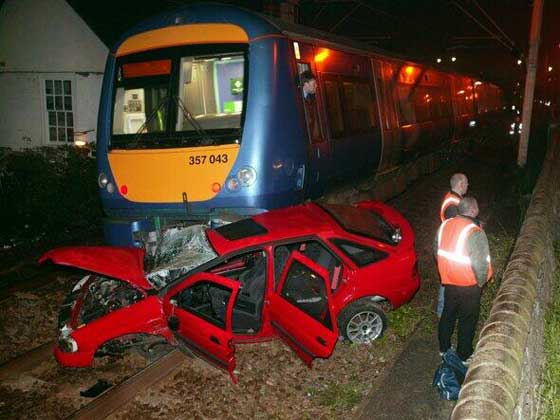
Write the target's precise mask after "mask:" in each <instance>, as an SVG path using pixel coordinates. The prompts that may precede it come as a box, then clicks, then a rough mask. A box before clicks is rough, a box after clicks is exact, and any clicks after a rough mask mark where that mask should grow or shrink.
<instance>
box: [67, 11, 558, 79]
mask: <svg viewBox="0 0 560 420" xmlns="http://www.w3.org/2000/svg"><path fill="white" fill-rule="evenodd" d="M265 1H266V0H245V1H243V0H238V1H236V0H230V1H222V3H230V4H238V5H242V6H244V7H246V8H249V9H253V10H257V11H262V7H263V3H264V2H265ZM271 1H273V0H271ZM68 3H70V5H71V6H72V7H73V8H74V9H75V10H76V11H77V12H78V13H79V14H80V15H81V16H82V18H84V20H85V21H86V22H87V23H88V24H89V25H90V26H91V27H92V29H93V30H94V31H95V32H96V33H97V34H98V36H99V37H100V38H101V39H102V40H103V41H104V42H105V43H106V44H107V45H112V44H113V43H114V42H115V41H116V40H117V39H118V37H119V35H120V34H121V33H122V32H123V31H125V30H126V29H127V28H129V27H131V26H133V25H134V24H135V23H137V22H139V21H141V20H143V19H146V18H148V17H150V16H152V15H154V14H157V13H159V12H161V11H164V10H172V9H174V8H177V7H178V6H180V5H182V4H189V3H193V1H189V0H151V1H150V2H139V1H138V0H134V1H133V0H117V1H108V0H98V1H91V0H68ZM478 6H480V7H478ZM531 7H532V2H531V1H529V0H507V1H495V0H476V1H473V0H451V1H450V0H356V1H352V0H300V7H299V16H298V23H301V24H304V25H306V26H311V27H315V28H317V29H320V30H323V31H326V32H329V31H330V32H332V33H335V34H337V35H343V36H346V37H350V38H354V39H358V40H360V41H362V42H368V43H370V44H371V45H374V46H376V47H379V48H382V49H385V50H387V51H394V52H397V53H400V54H404V55H405V56H408V57H411V58H413V59H416V60H420V61H422V62H427V63H432V64H434V65H436V62H435V60H436V58H437V57H441V58H442V60H443V63H442V64H441V65H440V66H441V67H442V68H448V69H453V70H457V71H460V72H465V73H469V74H472V75H475V76H479V77H481V78H484V79H486V80H491V81H494V82H496V83H498V84H500V85H501V86H503V87H504V88H506V89H511V88H512V86H515V84H516V83H517V82H519V81H521V82H522V81H523V79H524V69H523V67H522V66H518V65H517V64H516V61H517V57H518V55H527V53H528V51H527V49H528V37H529V24H530V19H531ZM461 9H464V10H461ZM465 11H466V13H465ZM467 14H470V15H472V17H474V18H475V19H477V20H479V22H480V23H481V24H482V25H484V26H486V27H487V28H488V29H490V30H491V31H493V32H494V33H495V34H499V30H498V29H496V28H495V27H494V26H493V25H492V23H491V22H490V21H489V20H488V19H487V18H486V17H485V16H484V14H486V15H488V16H489V17H490V18H491V19H492V20H493V21H494V22H496V24H497V25H498V26H499V28H500V29H501V30H502V31H503V32H504V33H505V35H506V36H507V38H509V39H511V41H513V44H512V45H509V44H510V42H509V40H507V39H506V37H505V36H503V35H501V34H500V35H499V36H500V38H501V39H502V40H503V41H504V43H505V44H508V46H507V47H506V46H504V45H502V44H501V43H500V42H498V41H497V40H496V39H494V38H493V37H492V36H491V35H489V34H488V33H487V32H486V31H485V30H484V29H482V28H481V27H480V26H479V25H478V24H477V23H475V22H474V21H473V19H472V18H471V17H469V16H468V15H467ZM559 19H560V2H559V1H557V0H549V1H547V0H545V11H544V21H543V31H542V35H543V40H542V43H541V48H540V51H541V63H542V65H541V67H542V68H546V67H547V66H548V65H553V66H554V67H555V69H556V70H557V71H560V48H559V47H558V46H559V43H560V27H559V26H558V25H557V22H558V21H560V20H559ZM453 55H454V56H456V57H457V61H456V62H455V63H451V61H450V58H451V56H453ZM549 76H551V75H550V74H545V73H543V74H542V75H541V77H540V82H541V84H542V82H545V81H546V79H547V78H548V77H549Z"/></svg>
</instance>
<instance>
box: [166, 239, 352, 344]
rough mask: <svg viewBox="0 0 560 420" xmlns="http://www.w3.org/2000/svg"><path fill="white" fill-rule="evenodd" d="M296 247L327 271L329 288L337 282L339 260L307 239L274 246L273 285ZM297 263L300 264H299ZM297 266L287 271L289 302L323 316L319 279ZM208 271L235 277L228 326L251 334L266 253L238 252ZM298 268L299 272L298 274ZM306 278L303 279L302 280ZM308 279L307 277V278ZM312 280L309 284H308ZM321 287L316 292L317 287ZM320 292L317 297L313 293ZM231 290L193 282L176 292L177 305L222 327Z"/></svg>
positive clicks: (257, 325)
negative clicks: (290, 297) (230, 324)
mask: <svg viewBox="0 0 560 420" xmlns="http://www.w3.org/2000/svg"><path fill="white" fill-rule="evenodd" d="M294 250H297V251H299V252H300V253H302V254H303V255H305V256H306V257H308V258H309V259H311V260H313V261H315V262H316V263H317V264H319V265H321V266H322V267H324V268H325V269H326V270H327V271H328V272H329V275H330V279H331V288H332V286H335V287H334V288H336V285H337V284H338V277H339V276H340V273H341V267H342V265H341V263H340V261H339V260H338V259H337V258H336V257H334V256H333V255H332V254H331V253H330V252H329V251H328V250H327V249H326V248H325V247H324V246H323V245H322V244H320V243H319V242H317V241H307V242H300V243H294V244H289V245H281V246H277V247H275V249H274V282H275V287H276V286H277V284H278V281H279V279H280V277H281V274H282V271H283V269H284V266H285V265H286V262H287V261H288V258H289V256H290V254H291V252H292V251H294ZM299 266H301V264H299ZM303 268H305V267H304V266H301V267H299V269H298V270H295V271H294V272H292V270H290V273H289V274H288V276H289V277H290V278H289V280H290V281H289V282H287V283H289V284H288V285H287V286H288V288H290V289H291V292H290V293H289V294H290V296H292V297H293V299H295V301H294V300H293V299H289V300H292V303H294V304H296V306H300V307H302V309H304V308H307V309H304V310H305V311H306V312H308V313H310V314H311V315H312V316H314V317H321V316H323V317H324V312H325V301H326V299H324V297H325V293H324V287H322V281H320V282H317V281H316V280H310V279H309V275H308V273H310V271H309V270H305V269H303ZM209 272H210V273H213V274H216V275H219V276H223V277H227V278H229V279H232V280H236V281H238V282H239V283H240V289H239V293H238V295H237V299H236V301H235V303H234V306H233V316H232V330H233V332H234V333H236V334H254V333H256V332H258V331H259V330H260V329H261V321H262V307H263V302H264V295H265V291H266V274H267V256H266V253H265V252H264V251H262V250H256V251H251V252H248V253H246V254H242V255H238V256H235V257H233V258H230V259H228V260H226V261H222V262H221V263H220V264H219V265H217V266H215V267H213V268H212V269H210V270H209ZM298 272H299V274H298ZM306 273H307V274H306ZM306 279H307V280H306ZM308 280H309V281H308ZM311 283H313V284H311ZM321 288H323V291H322V292H320V291H319V289H321ZM318 293H319V294H320V295H321V296H323V297H322V298H321V299H317V294H318ZM230 297H231V290H230V289H229V288H227V287H224V286H220V285H218V284H215V283H213V282H210V281H202V282H197V283H196V284H194V285H192V286H191V287H189V288H187V289H185V290H183V291H182V292H180V293H179V295H178V296H177V302H178V305H179V307H181V308H183V309H185V310H187V311H189V312H192V313H194V314H196V315H198V316H200V317H201V318H203V319H205V320H207V321H209V322H211V323H213V324H215V325H217V326H220V327H221V328H225V319H226V311H227V306H228V302H229V299H230Z"/></svg>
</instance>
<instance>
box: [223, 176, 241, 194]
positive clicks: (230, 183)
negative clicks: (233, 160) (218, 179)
mask: <svg viewBox="0 0 560 420" xmlns="http://www.w3.org/2000/svg"><path fill="white" fill-rule="evenodd" d="M240 187H241V183H240V182H239V180H238V179H237V178H234V177H232V178H230V179H228V180H227V181H226V188H227V189H228V191H232V192H233V191H237V190H239V188H240Z"/></svg>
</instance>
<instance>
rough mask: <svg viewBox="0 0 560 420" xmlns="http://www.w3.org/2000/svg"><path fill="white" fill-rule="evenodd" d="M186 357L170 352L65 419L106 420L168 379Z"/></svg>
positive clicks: (175, 351) (179, 352) (174, 351)
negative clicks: (138, 396) (141, 393)
mask: <svg viewBox="0 0 560 420" xmlns="http://www.w3.org/2000/svg"><path fill="white" fill-rule="evenodd" d="M186 357H187V356H186V355H184V354H183V353H181V351H179V350H177V349H175V350H172V351H170V352H169V353H167V354H166V355H164V356H162V357H160V358H159V359H158V360H156V361H155V362H153V363H151V364H150V365H148V366H147V367H146V368H144V369H142V370H141V371H140V372H138V373H136V374H135V375H133V376H131V377H130V378H128V379H127V380H125V381H124V382H122V383H120V384H118V385H115V386H113V387H112V388H109V389H108V390H106V391H105V392H104V393H102V394H101V395H100V396H98V397H97V398H96V399H95V400H93V401H92V402H90V403H88V404H86V405H85V406H83V407H82V408H80V409H79V410H78V411H75V412H74V413H72V414H71V415H70V416H68V417H66V419H73V420H81V419H104V418H106V417H107V416H109V415H110V414H111V413H113V412H114V411H116V410H117V409H119V408H120V407H122V406H123V405H125V404H126V403H127V402H128V401H130V400H131V399H133V398H134V397H135V396H136V395H137V394H138V393H140V392H141V391H143V390H144V389H146V388H148V387H151V386H153V385H155V384H156V383H158V382H159V381H161V380H162V379H164V378H166V377H168V376H169V375H170V374H171V373H172V372H173V371H175V370H176V369H177V368H179V366H181V364H182V362H184V361H185V359H186Z"/></svg>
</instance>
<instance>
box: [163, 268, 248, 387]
mask: <svg viewBox="0 0 560 420" xmlns="http://www.w3.org/2000/svg"><path fill="white" fill-rule="evenodd" d="M238 291H239V283H238V282H236V281H233V280H231V279H228V278H226V277H222V276H218V275H216V274H211V273H198V274H195V275H194V276H192V277H189V278H188V279H187V280H185V281H184V282H182V283H180V284H178V285H177V286H175V287H173V288H172V289H171V290H170V291H169V292H168V293H166V294H165V297H164V299H163V311H164V315H165V317H166V319H167V324H168V326H169V329H170V330H171V331H172V332H173V335H174V336H175V339H176V340H177V342H178V343H179V345H180V346H181V345H182V346H184V347H187V348H188V349H189V350H191V351H192V352H193V353H194V354H196V355H197V356H199V357H201V358H203V359H205V360H206V361H208V362H209V363H211V364H212V365H214V366H216V367H219V368H221V369H224V370H226V371H228V372H229V374H230V376H231V379H232V380H233V382H235V383H237V378H236V377H235V375H234V369H235V347H234V346H233V344H232V343H231V340H232V337H233V333H232V328H231V316H232V312H233V304H234V302H235V299H236V297H237V293H238Z"/></svg>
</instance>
